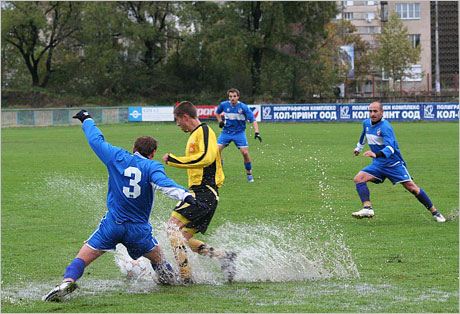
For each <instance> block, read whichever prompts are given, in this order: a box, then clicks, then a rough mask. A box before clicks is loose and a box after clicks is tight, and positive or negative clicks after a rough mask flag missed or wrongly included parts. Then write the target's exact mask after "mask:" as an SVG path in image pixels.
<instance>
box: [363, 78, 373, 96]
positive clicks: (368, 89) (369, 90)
mask: <svg viewBox="0 0 460 314" xmlns="http://www.w3.org/2000/svg"><path fill="white" fill-rule="evenodd" d="M364 92H365V93H372V81H366V85H364Z"/></svg>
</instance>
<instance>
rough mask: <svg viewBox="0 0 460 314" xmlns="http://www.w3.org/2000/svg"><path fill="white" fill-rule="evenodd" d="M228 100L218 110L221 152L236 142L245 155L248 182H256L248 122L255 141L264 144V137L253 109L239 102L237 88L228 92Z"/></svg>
mask: <svg viewBox="0 0 460 314" xmlns="http://www.w3.org/2000/svg"><path fill="white" fill-rule="evenodd" d="M227 96H228V100H227V101H224V102H221V103H220V105H219V106H218V107H217V109H216V118H217V121H218V122H219V127H220V128H223V130H222V132H221V133H220V136H219V138H218V139H217V144H218V148H219V152H220V153H221V154H222V150H223V149H224V148H225V147H227V146H228V145H229V144H230V143H231V142H234V143H235V145H236V147H238V149H239V150H240V152H241V154H243V159H244V167H245V168H246V174H247V176H248V182H254V177H253V176H252V164H251V157H250V156H249V152H248V140H247V139H246V133H245V130H246V120H248V121H249V122H251V123H252V125H253V126H254V132H255V134H254V139H258V140H259V141H260V142H262V137H261V136H260V134H259V126H258V125H257V121H256V119H255V118H254V114H253V113H252V111H251V109H249V108H248V106H247V105H246V104H245V103H242V102H241V101H239V99H240V92H239V91H238V90H237V89H236V88H231V89H229V90H228V91H227ZM222 113H223V114H224V118H225V121H224V120H222V117H221V114H222Z"/></svg>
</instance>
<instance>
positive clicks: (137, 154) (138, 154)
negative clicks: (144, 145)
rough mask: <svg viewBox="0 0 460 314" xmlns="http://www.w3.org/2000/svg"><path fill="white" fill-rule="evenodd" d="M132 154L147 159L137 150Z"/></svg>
mask: <svg viewBox="0 0 460 314" xmlns="http://www.w3.org/2000/svg"><path fill="white" fill-rule="evenodd" d="M134 155H136V156H139V157H141V158H144V159H147V158H146V157H144V156H142V155H141V154H140V153H139V152H135V153H134Z"/></svg>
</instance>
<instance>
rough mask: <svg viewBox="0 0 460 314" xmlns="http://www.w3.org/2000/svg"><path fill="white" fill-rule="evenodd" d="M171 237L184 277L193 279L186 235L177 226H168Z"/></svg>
mask: <svg viewBox="0 0 460 314" xmlns="http://www.w3.org/2000/svg"><path fill="white" fill-rule="evenodd" d="M168 234H169V239H170V241H171V246H172V248H173V252H174V257H175V259H176V261H177V263H178V264H179V270H180V274H181V277H182V278H183V279H191V277H192V273H191V269H190V265H189V263H188V259H187V249H186V247H185V241H184V237H183V236H182V233H181V232H180V231H179V229H177V227H173V226H171V227H169V228H168Z"/></svg>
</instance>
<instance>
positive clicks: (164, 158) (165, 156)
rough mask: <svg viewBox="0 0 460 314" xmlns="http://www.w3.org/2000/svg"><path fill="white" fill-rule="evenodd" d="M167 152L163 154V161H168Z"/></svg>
mask: <svg viewBox="0 0 460 314" xmlns="http://www.w3.org/2000/svg"><path fill="white" fill-rule="evenodd" d="M168 157H169V154H164V156H163V158H162V159H163V162H164V163H166V162H167V161H168Z"/></svg>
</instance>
